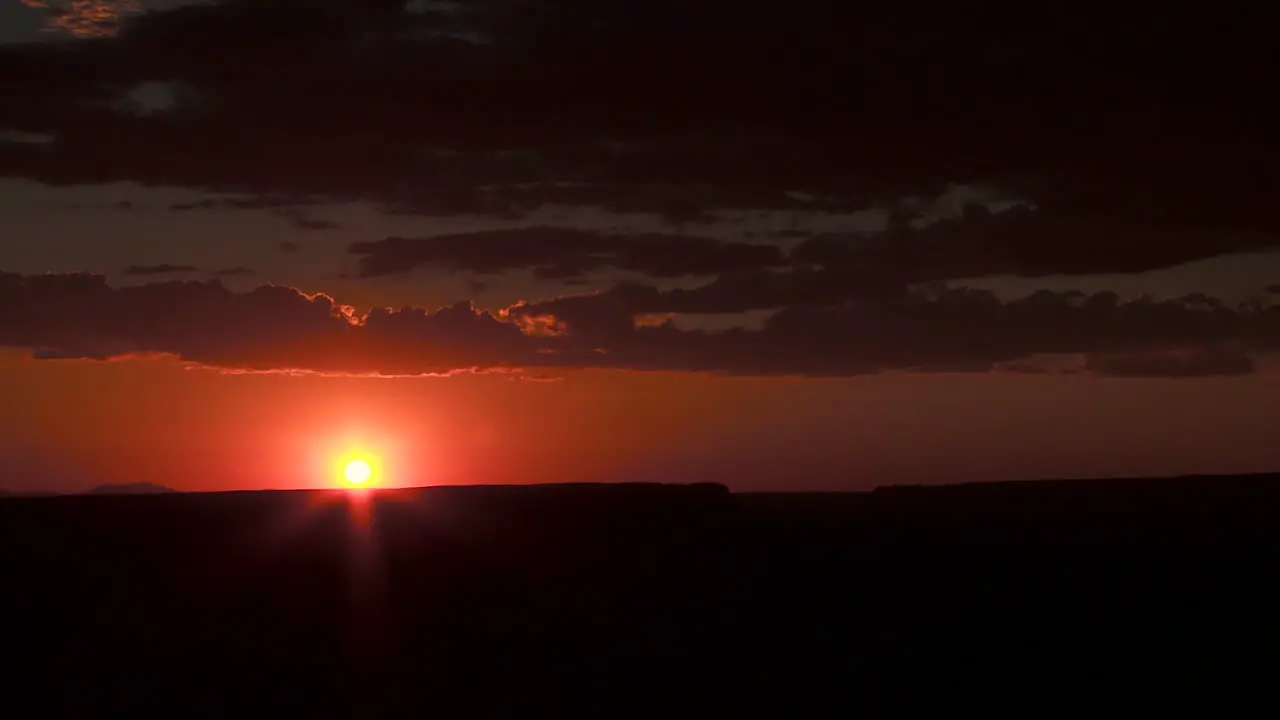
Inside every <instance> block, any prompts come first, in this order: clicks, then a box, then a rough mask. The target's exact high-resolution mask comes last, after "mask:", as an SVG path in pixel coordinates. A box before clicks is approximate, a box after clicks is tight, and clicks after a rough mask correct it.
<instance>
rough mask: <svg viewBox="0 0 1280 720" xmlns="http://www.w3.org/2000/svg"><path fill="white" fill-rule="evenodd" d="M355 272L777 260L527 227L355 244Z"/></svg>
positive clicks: (693, 270) (656, 237)
mask: <svg viewBox="0 0 1280 720" xmlns="http://www.w3.org/2000/svg"><path fill="white" fill-rule="evenodd" d="M350 251H351V253H352V254H354V255H357V256H360V259H359V268H360V275H361V276H363V277H378V276H382V275H391V274H396V273H404V272H408V271H409V270H412V269H414V268H417V267H433V268H444V269H449V270H465V271H469V272H474V273H480V274H492V273H500V272H503V271H506V270H517V269H530V270H533V271H534V273H535V275H536V276H537V277H539V278H543V279H569V278H580V277H582V276H583V275H584V274H586V273H588V272H592V271H595V270H602V269H616V270H629V271H634V272H639V273H644V274H646V275H649V276H652V277H663V278H675V277H682V276H687V275H714V274H717V273H723V272H730V271H734V270H739V269H755V268H764V267H773V266H778V265H782V264H783V263H784V259H783V254H782V250H781V249H780V248H778V247H777V246H774V245H753V244H747V243H734V242H724V241H720V240H715V239H712V238H706V237H698V236H689V235H666V234H658V233H648V234H631V235H625V234H615V233H604V232H597V231H593V230H578V229H573V228H555V227H530V228H521V229H515V230H489V231H481V232H473V233H458V234H452V235H437V236H435V237H427V238H416V239H411V238H400V237H391V238H387V239H385V240H381V241H377V242H354V243H352V244H351V246H350Z"/></svg>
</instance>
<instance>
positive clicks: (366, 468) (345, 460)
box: [334, 451, 382, 489]
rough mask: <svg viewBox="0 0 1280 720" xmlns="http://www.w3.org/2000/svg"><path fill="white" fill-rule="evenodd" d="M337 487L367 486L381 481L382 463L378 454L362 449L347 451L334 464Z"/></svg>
mask: <svg viewBox="0 0 1280 720" xmlns="http://www.w3.org/2000/svg"><path fill="white" fill-rule="evenodd" d="M334 471H335V472H334V475H335V476H336V477H335V480H336V481H337V483H338V486H339V487H346V488H353V489H354V488H367V487H373V486H375V485H379V484H381V482H382V463H381V462H380V461H379V459H378V456H377V455H374V454H372V453H368V452H363V451H352V452H347V453H345V454H343V455H342V456H340V457H339V458H338V459H337V462H336V463H335V464H334Z"/></svg>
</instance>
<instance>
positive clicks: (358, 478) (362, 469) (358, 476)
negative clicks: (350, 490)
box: [342, 460, 373, 485]
mask: <svg viewBox="0 0 1280 720" xmlns="http://www.w3.org/2000/svg"><path fill="white" fill-rule="evenodd" d="M372 474H373V468H371V467H369V463H367V462H365V461H363V460H351V461H349V462H347V464H346V466H345V467H343V468H342V477H343V479H345V480H346V481H347V482H349V483H351V484H352V485H363V484H365V483H366V482H368V480H369V476H370V475H372Z"/></svg>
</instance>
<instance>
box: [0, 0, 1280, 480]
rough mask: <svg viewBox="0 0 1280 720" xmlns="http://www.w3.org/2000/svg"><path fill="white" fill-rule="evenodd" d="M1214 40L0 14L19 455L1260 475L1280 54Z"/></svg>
mask: <svg viewBox="0 0 1280 720" xmlns="http://www.w3.org/2000/svg"><path fill="white" fill-rule="evenodd" d="M1200 5H1202V7H1195V6H1191V7H1189V8H1187V9H1183V8H1179V7H1166V6H1164V5H1155V4H1145V3H1144V4H1139V3H1133V4H1127V5H1125V6H1124V7H1123V8H1118V7H1115V6H1114V4H1110V3H1091V2H1083V3H1074V4H1071V5H1070V6H1069V9H1047V8H1038V7H1037V8H1028V7H1023V6H1021V5H1017V4H1009V5H1008V6H995V5H989V6H981V7H973V6H967V5H959V6H955V7H954V8H946V7H935V5H934V4H933V3H922V2H915V1H914V0H908V1H905V2H903V1H900V2H884V3H880V2H869V3H858V4H856V7H854V6H851V4H850V3H844V2H833V1H832V2H828V1H825V0H794V1H792V2H788V3H783V4H759V5H751V4H744V3H737V2H722V1H721V0H704V1H703V2H698V3H682V2H674V0H656V1H652V0H651V1H649V2H614V3H599V2H592V3H587V2H585V1H584V0H544V1H542V2H532V1H525V2H521V1H518V0H489V1H485V2H445V1H443V0H440V1H437V2H423V1H415V2H409V3H407V4H406V3H403V2H378V1H375V0H365V1H362V2H355V1H354V0H330V1H328V2H301V1H300V0H273V1H272V2H270V3H264V2H247V1H231V2H221V3H190V2H187V3H183V2H76V3H71V2H40V1H37V0H24V1H23V2H21V3H8V4H5V5H4V6H0V28H3V30H0V175H2V176H3V177H2V178H0V186H2V187H3V191H4V192H3V194H0V224H2V226H3V227H4V228H5V231H4V233H3V235H2V236H0V271H4V272H5V273H6V274H3V275H0V300H3V307H4V308H6V309H7V311H6V312H5V313H4V314H3V315H0V344H3V345H4V346H5V347H7V348H8V349H7V350H6V351H4V354H3V355H2V356H0V357H2V358H3V359H2V360H0V362H2V363H3V369H4V371H5V372H4V378H5V380H3V381H0V382H9V383H14V384H15V385H14V387H15V392H13V393H12V395H13V396H14V397H15V398H18V401H17V402H16V403H10V404H8V406H7V407H6V408H5V409H4V410H0V423H2V425H0V427H4V428H7V429H9V432H7V433H6V437H7V439H3V440H0V443H4V445H0V449H2V450H3V452H0V455H3V456H5V457H12V458H15V459H14V460H12V461H11V462H10V463H9V464H10V465H11V466H12V467H20V468H28V469H26V470H23V471H22V473H21V475H22V478H24V479H23V480H22V482H23V483H27V484H32V483H35V484H39V482H41V481H40V480H39V478H40V477H45V476H47V477H57V478H65V477H68V473H70V476H75V474H76V472H80V473H81V474H82V475H83V476H84V477H89V476H93V477H95V478H99V477H102V476H109V477H120V476H130V477H132V476H136V475H139V474H146V475H147V477H146V478H144V479H150V480H155V479H160V480H164V479H166V478H169V477H171V476H172V475H173V474H174V473H185V474H184V475H183V478H185V479H183V480H177V481H171V484H172V483H173V482H176V483H177V484H184V483H185V484H186V485H187V486H190V487H230V486H236V487H239V486H256V485H261V484H264V483H266V484H271V483H275V484H277V485H294V484H307V483H308V482H310V481H309V480H308V479H307V473H308V472H310V470H301V469H298V468H301V467H303V466H306V463H309V462H311V460H310V459H306V460H304V459H300V456H299V455H298V453H301V452H302V451H300V450H297V447H296V446H297V443H302V444H303V445H306V446H307V447H312V446H313V445H317V446H325V444H326V443H338V444H341V443H342V442H347V441H346V440H335V439H332V438H333V436H335V434H336V435H342V434H343V433H347V434H351V433H354V434H355V435H358V436H360V437H362V438H365V439H362V440H359V442H365V443H369V442H375V441H374V440H369V439H368V438H370V437H376V438H379V439H378V440H377V442H382V443H386V444H390V445H395V447H397V448H399V449H398V450H395V451H394V452H395V453H396V454H397V455H398V456H399V455H403V456H404V457H403V460H402V462H401V463H400V466H401V470H400V472H401V477H400V481H401V482H405V483H408V482H411V481H415V482H416V481H426V480H432V479H434V480H436V481H446V480H447V481H459V482H462V481H467V480H474V479H476V478H501V479H504V480H512V481H519V480H522V479H618V478H623V477H638V476H645V477H652V476H658V478H657V479H713V480H720V481H727V482H730V483H736V484H737V485H738V486H741V487H748V486H749V487H778V488H782V487H865V486H867V485H873V484H878V483H882V482H900V481H914V482H935V481H947V480H968V479H975V478H984V479H985V478H1003V477H1015V476H1041V475H1064V474H1065V475H1082V474H1085V475H1087V474H1108V473H1114V474H1151V473H1164V472H1198V471H1223V470H1226V471H1229V470H1253V469H1262V468H1265V467H1268V466H1271V467H1274V466H1275V465H1276V464H1277V463H1280V456H1278V455H1277V454H1276V451H1275V450H1273V449H1271V446H1270V444H1268V441H1267V437H1268V436H1267V434H1266V433H1265V432H1264V431H1263V430H1262V429H1260V426H1259V424H1258V423H1259V422H1260V420H1259V418H1262V417H1265V416H1266V415H1267V413H1268V412H1269V411H1268V408H1269V407H1275V406H1277V403H1276V401H1277V400H1280V397H1278V390H1277V385H1276V382H1275V379H1274V361H1273V354H1274V353H1275V351H1276V350H1277V349H1278V348H1280V256H1277V255H1276V253H1275V249H1276V247H1277V243H1278V242H1280V227H1277V226H1278V224H1280V223H1278V222H1277V220H1276V216H1275V212H1274V209H1275V208H1276V207H1277V200H1278V199H1280V183H1278V182H1277V174H1278V173H1280V171H1278V170H1277V167H1278V166H1277V162H1276V161H1277V159H1278V158H1277V155H1280V149H1278V147H1277V142H1276V137H1275V134H1274V132H1275V131H1274V128H1275V127H1277V126H1280V123H1278V122H1277V121H1278V120H1280V118H1277V117H1276V115H1277V111H1276V110H1275V109H1274V108H1273V105H1274V103H1272V102H1271V101H1270V98H1269V97H1268V93H1267V92H1266V90H1265V85H1266V81H1265V78H1268V77H1275V76H1277V72H1276V71H1277V70H1280V68H1277V67H1276V65H1277V60H1276V56H1275V53H1274V50H1273V47H1272V45H1273V43H1272V42H1271V40H1270V38H1272V37H1274V34H1273V31H1274V29H1275V28H1274V23H1271V22H1270V18H1269V15H1268V14H1267V13H1266V8H1265V6H1263V5H1261V4H1258V5H1257V6H1256V9H1254V8H1251V7H1250V6H1248V5H1244V4H1231V7H1230V8H1225V7H1218V6H1215V5H1213V4H1209V3H1201V4H1200ZM1063 8H1068V6H1066V5H1064V6H1063ZM107 360H111V361H112V362H105V361H107ZM178 370H180V372H178ZM371 376H394V377H380V378H376V379H375V378H373V377H371ZM69 387H77V388H80V390H77V391H76V392H71V391H69V390H66V388H69ZM303 388H305V391H304V389H303ZM174 398H176V400H174ZM300 398H305V400H302V399H300ZM325 398H329V400H325ZM423 398H427V399H425V400H424V399H423ZM430 398H435V399H434V400H432V399H430ZM264 403H265V404H266V405H264ZM268 405H269V406H270V408H271V410H270V412H267V410H266V409H265V408H267V407H268ZM304 405H305V407H306V408H309V409H304V408H303V407H302V406H304ZM260 415H261V416H263V418H264V419H261V420H255V419H254V418H257V417H258V416H260ZM267 415H269V416H270V420H267V419H265V417H266V416H267ZM321 416H323V417H326V418H329V420H326V421H325V422H320V421H319V420H317V419H316V418H318V417H321ZM33 417H34V418H38V419H39V420H38V421H36V422H33V421H31V418H33ZM266 422H269V423H270V424H271V425H270V426H271V428H272V433H276V432H277V431H278V432H279V433H283V434H284V435H285V436H288V437H290V438H295V440H289V441H287V442H286V441H285V440H280V439H278V438H277V440H264V439H263V435H262V433H257V434H255V433H254V432H253V430H254V429H255V428H256V429H259V430H260V429H261V428H262V423H266ZM316 423H318V424H316ZM82 426H83V427H84V428H85V430H84V431H83V432H75V433H71V432H68V430H67V429H68V428H71V427H82ZM339 426H340V427H339ZM348 426H350V427H348ZM160 428H163V429H164V430H163V432H165V433H168V434H170V435H174V437H170V438H169V441H168V442H169V444H168V445H167V446H166V449H165V450H164V451H163V452H157V451H156V450H155V449H154V447H153V446H152V445H151V443H152V440H151V439H148V438H153V437H154V433H155V432H157V429H160ZM280 428H286V429H285V430H281V429H280ZM335 428H337V429H335ZM351 428H356V429H354V430H353V429H351ZM268 435H271V433H268ZM271 437H276V436H275V435H271ZM298 438H301V439H298ZM308 438H310V439H308ZM353 442H354V441H353ZM255 443H257V444H255ZM263 443H265V444H263ZM289 443H294V444H293V445H290V444H289ZM309 443H310V444H309ZM406 448H409V449H406ZM495 448H504V449H505V452H503V453H496V451H495ZM307 452H308V453H310V452H312V450H308V451H307ZM314 452H315V453H319V454H320V455H324V454H325V453H326V452H329V450H326V449H324V448H321V449H319V450H315V451H314ZM388 452H391V451H388ZM201 453H205V454H209V453H217V454H218V456H219V457H230V458H239V457H245V456H249V455H252V456H254V457H258V456H261V457H265V458H269V461H263V462H261V463H256V464H255V463H254V462H251V461H249V460H246V461H244V462H240V461H235V462H231V461H228V462H230V463H231V464H230V465H226V464H218V463H213V464H203V465H202V464H199V463H196V462H194V461H193V458H197V457H200V456H201ZM495 453H496V454H495ZM303 454H305V453H303ZM307 457H308V458H309V457H310V456H309V455H308V456H307ZM53 458H57V462H56V463H55V462H54V461H53ZM197 465H199V469H198V470H193V469H192V468H193V467H195V466H197ZM55 466H56V469H55ZM68 466H73V467H75V468H80V470H78V471H77V470H67V469H66V468H67V467H68ZM307 467H310V466H307ZM290 468H293V469H290ZM285 475H288V476H289V477H288V479H280V478H282V477H283V476H285ZM156 476H159V477H158V478H157V477H156ZM58 482H63V480H58Z"/></svg>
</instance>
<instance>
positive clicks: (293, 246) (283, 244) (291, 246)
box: [276, 240, 298, 255]
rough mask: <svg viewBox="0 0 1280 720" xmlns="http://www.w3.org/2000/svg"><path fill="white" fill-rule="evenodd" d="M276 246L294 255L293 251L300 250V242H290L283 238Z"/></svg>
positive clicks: (287, 253)
mask: <svg viewBox="0 0 1280 720" xmlns="http://www.w3.org/2000/svg"><path fill="white" fill-rule="evenodd" d="M276 248H277V249H278V250H280V252H282V253H285V254H286V255H292V254H293V253H296V252H298V243H296V242H290V241H288V240H281V241H280V242H278V243H276Z"/></svg>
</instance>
